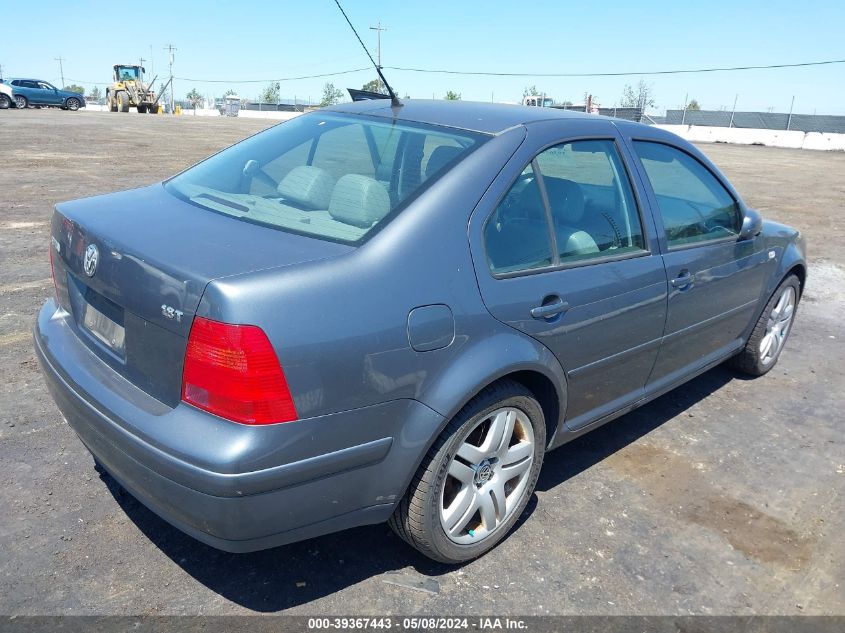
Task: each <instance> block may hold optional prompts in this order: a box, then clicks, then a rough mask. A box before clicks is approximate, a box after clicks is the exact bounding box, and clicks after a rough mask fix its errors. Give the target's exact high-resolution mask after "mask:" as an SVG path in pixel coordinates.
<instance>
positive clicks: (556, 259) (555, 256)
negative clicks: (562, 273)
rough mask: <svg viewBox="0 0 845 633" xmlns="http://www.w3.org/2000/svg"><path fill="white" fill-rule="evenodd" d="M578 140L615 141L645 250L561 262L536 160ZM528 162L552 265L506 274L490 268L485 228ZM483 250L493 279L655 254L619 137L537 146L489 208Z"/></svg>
mask: <svg viewBox="0 0 845 633" xmlns="http://www.w3.org/2000/svg"><path fill="white" fill-rule="evenodd" d="M578 141H610V142H611V143H612V144H613V147H614V149H615V150H616V154H617V156H618V157H619V160H620V162H621V163H622V167H623V169H624V170H625V176H626V177H627V178H628V184H629V185H630V187H631V191H632V192H633V194H634V204H635V205H636V207H637V218H638V219H639V221H640V230H641V231H642V236H643V242H644V247H643V249H642V250H639V251H635V252H629V253H620V254H618V255H602V256H599V257H593V258H590V259H582V260H576V261H567V262H561V261H560V253H559V252H558V250H559V249H558V247H557V236H556V235H555V230H554V217H553V215H552V208H551V204H550V203H549V197H548V192H547V190H546V184H545V182H544V181H543V173H542V172H541V171H540V169H539V164H538V163H537V157H538V156H539V155H540V154H542V153H543V152H545V151H546V150H548V149H551V148H552V147H557V146H558V145H566V144H569V143H575V142H578ZM529 165H530V166H531V169H532V170H533V172H534V176H535V177H536V178H537V186H538V188H539V190H540V198H541V200H542V201H543V207H544V212H545V213H544V215H545V217H546V231H547V233H548V238H549V245H550V246H551V249H552V263H551V265H549V266H541V267H538V268H528V269H526V270H514V271H509V272H504V273H497V272H495V271H493V269H492V268H491V267H490V258H489V257H488V256H487V240H485V239H484V227H486V226H487V223H488V222H489V221H490V219H491V218H492V217H493V214H494V213H495V212H496V210H497V209H498V208H499V205H500V204H501V203H502V201H503V200H504V199H505V198H506V197H507V195H508V194H509V193H510V191H511V189H512V188H513V186H514V185H515V184H516V181H517V180H519V177H520V176H521V175H522V174H523V172H524V171H525V169H526V168H527V167H528V166H529ZM662 226H663V225H662V223H661V228H662ZM481 249H482V252H483V255H484V261H485V262H486V264H487V272H489V273H490V275H491V276H492V277H493V278H494V279H513V278H515V277H524V276H528V275H539V274H542V273H548V272H555V271H559V270H569V269H572V268H583V267H585V266H596V265H599V264H607V263H609V262H619V261H625V260H627V259H636V258H639V257H648V256H649V255H652V254H653V250H652V243H651V238H650V235H649V233H648V230H647V229H646V224H645V217H644V206H643V202H642V198H641V196H640V191H639V190H638V188H637V185H636V184H635V181H634V178H633V175H632V170H631V165H629V164H628V158H627V156H626V154H625V152H624V151H622V144H621V143H620V139H619V138H617V137H615V136H613V135H607V134H600V135H584V136H571V137H567V138H565V139H562V140H557V141H553V142H551V143H546V144H544V145H542V146H541V147H540V149H538V150H537V151H536V152H534V154H533V156H532V157H531V160H529V161H528V162H527V163H525V164H524V165H523V167H522V169H521V170H519V172H518V173H517V175H516V176H514V177H513V178H511V179H510V182H509V183H508V186H507V188H506V189H505V191H504V193H503V194H502V195H501V196H499V198H498V199H497V200H496V204H494V205H493V208H492V209H491V210H490V213H488V214H487V216H486V217H485V218H484V221H483V222H482V223H481Z"/></svg>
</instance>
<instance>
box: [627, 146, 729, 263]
mask: <svg viewBox="0 0 845 633" xmlns="http://www.w3.org/2000/svg"><path fill="white" fill-rule="evenodd" d="M637 143H653V144H655V145H665V146H666V147H668V148H670V149H674V150H676V151H678V152H681V153H682V154H686V155H687V156H689V157H690V158H691V159H692V160H694V161H695V162H696V163H698V164H699V165H701V167H702V168H704V169H705V170H706V171H707V173H709V174H710V175H711V176H713V178H714V179H715V180H716V182H717V183H718V184H719V186H720V187H722V189H724V191H725V193H727V194H728V196H730V198H731V200H733V202H734V205H735V207H736V210H737V212H738V213H739V224H740V229H741V228H742V222H743V220H744V218H745V208H744V206H743V204H742V201H741V200H740V199H739V197H738V196H736V195H735V194H734V191H733V190H732V188H731V187H730V186H728V184H727V183H726V182H725V181H724V180H723V179H722V178H720V177H719V174H717V173H716V172H714V171H713V170H712V169H711V168H710V167H709V166H708V165H707V164H706V163H704V162H703V161H702V160H701V159H699V158H698V157H697V156H695V155H694V154H692V152H689V151H687V150H686V149H684V148H683V147H679V146H677V145H675V144H674V143H670V142H668V141H666V140H662V139H654V138H648V137H644V136H632V137H631V153H632V154H633V155H634V157H635V158H636V160H637V161H638V162H639V167H640V168H641V170H642V177H643V180H644V183H643V184H644V186H645V187H647V189H648V191H649V193H650V194H651V197H652V199H653V200H654V207H655V209H654V211H655V213H654V215H655V216H656V217H655V220H657V221H658V222H659V229H660V230H659V234H660V235H659V238H660V239H661V240H662V241H663V242H664V243H665V252H667V253H674V252H676V251H685V250H688V249H691V248H699V247H702V246H711V245H714V244H731V243H735V242H738V241H739V234H737V235H735V236H731V235H728V236H725V237H718V238H713V239H708V240H701V241H699V242H689V243H687V244H675V245H671V244H670V243H669V238H668V237H667V236H666V225H665V224H664V223H663V212H662V211H661V210H660V201H659V200H658V199H657V194H656V193H655V191H654V186H653V185H652V184H651V178H650V177H649V175H648V171H647V170H646V168H645V164H644V163H643V159H642V158H641V157H640V155H639V152H637Z"/></svg>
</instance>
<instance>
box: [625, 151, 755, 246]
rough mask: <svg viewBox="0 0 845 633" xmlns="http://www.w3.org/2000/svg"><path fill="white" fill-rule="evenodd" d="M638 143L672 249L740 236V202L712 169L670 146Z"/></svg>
mask: <svg viewBox="0 0 845 633" xmlns="http://www.w3.org/2000/svg"><path fill="white" fill-rule="evenodd" d="M634 146H635V148H636V151H637V154H638V155H639V157H640V161H641V162H642V165H643V168H644V169H645V171H646V175H647V176H648V179H649V181H650V182H651V187H652V189H653V190H654V196H655V197H656V198H657V204H658V206H659V208H660V215H661V217H662V218H663V227H664V230H665V232H666V240H667V241H668V243H669V248H672V247H679V246H686V245H689V244H696V243H698V242H707V241H712V240H719V239H724V238H729V237H736V236H738V235H739V231H740V228H741V227H742V215H741V213H740V210H739V205H738V204H737V202H736V200H734V198H733V196H731V194H730V193H729V192H728V191H727V189H725V187H724V186H723V185H722V183H720V182H719V180H718V179H717V178H716V177H715V176H714V175H713V174H712V173H711V172H710V170H708V169H707V168H706V167H705V166H704V165H702V164H701V163H700V162H699V161H698V160H696V159H695V158H693V157H692V156H690V155H689V154H687V153H686V152H683V151H681V150H679V149H676V148H674V147H671V146H669V145H664V144H662V143H654V142H649V141H635V142H634Z"/></svg>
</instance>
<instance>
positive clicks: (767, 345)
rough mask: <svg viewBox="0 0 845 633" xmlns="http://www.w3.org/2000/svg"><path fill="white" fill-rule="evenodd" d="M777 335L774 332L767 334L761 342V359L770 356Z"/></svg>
mask: <svg viewBox="0 0 845 633" xmlns="http://www.w3.org/2000/svg"><path fill="white" fill-rule="evenodd" d="M774 338H775V335H774V334H773V333H772V332H769V333H768V334H766V336H764V337H763V340H762V341H760V358H762V359H765V358H766V357H767V356H768V355H769V350H771V349H772V341H773V340H774Z"/></svg>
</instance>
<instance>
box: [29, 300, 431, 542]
mask: <svg viewBox="0 0 845 633" xmlns="http://www.w3.org/2000/svg"><path fill="white" fill-rule="evenodd" d="M67 318H69V317H68V315H67V314H66V313H64V312H62V311H61V310H59V311H57V309H56V305H55V303H54V302H53V301H48V302H47V303H46V304H45V306H44V307H43V308H42V310H41V312H40V313H39V315H38V320H37V322H36V326H35V332H34V341H35V350H36V354H37V357H38V360H39V362H40V363H41V367H42V371H43V374H44V377H45V380H46V382H47V386H48V388H49V390H50V393H51V395H52V396H53V398H54V399H55V401H56V403H57V405H58V406H59V409H60V410H61V411H62V413H63V414H64V416H65V418H66V420H67V421H68V423H69V424H70V426H71V427H72V428H73V429H74V431H76V433H77V435H78V436H79V438H80V439H81V440H82V442H83V443H84V444H85V446H86V447H87V448H88V450H89V451H90V452H91V453H92V454H93V455H94V456H95V457H96V459H97V460H98V461H99V462H100V463H101V464H102V465H103V467H104V468H105V469H106V470H107V471H108V472H109V473H110V474H111V475H112V476H113V477H114V478H115V479H116V480H118V481H119V482H120V483H121V485H123V486H124V487H125V488H126V489H127V490H128V491H129V492H130V493H131V494H132V495H133V496H135V497H136V498H137V499H138V500H139V501H141V502H142V503H143V504H144V505H146V506H147V507H149V508H150V509H151V510H152V511H153V512H155V513H156V514H158V515H159V516H161V517H162V518H164V519H165V520H166V521H168V522H169V523H171V524H172V525H174V526H176V527H177V528H179V529H181V530H182V531H184V532H186V533H188V534H190V535H191V536H193V537H194V538H196V539H198V540H200V541H203V542H205V543H207V544H209V545H212V546H214V547H217V548H219V549H222V550H226V551H231V552H246V551H254V550H258V549H264V548H267V547H274V546H276V545H282V544H284V543H289V542H293V541H297V540H302V539H305V538H311V537H313V536H317V535H320V534H326V533H329V532H334V531H337V530H341V529H345V528H348V527H353V526H356V525H363V524H369V523H378V522H382V521H385V520H386V519H387V518H388V517H389V516H390V514H391V512H392V511H393V508H394V506H395V504H396V502H397V501H398V499H399V498H400V497H401V495H402V494H403V493H404V489H405V487H406V486H407V482H408V481H409V480H410V478H411V476H412V475H413V472H414V470H415V469H416V467H417V464H418V463H419V460H420V458H421V457H422V455H423V453H424V451H425V449H426V447H427V445H428V443H429V441H430V440H431V438H432V437H433V435H434V434H435V433H436V432H437V430H438V429H439V428H440V426H441V425H442V422H443V418H442V417H441V416H440V415H439V414H437V413H436V412H434V411H433V410H431V409H430V408H428V407H426V406H425V405H423V404H421V403H419V402H417V401H415V400H397V401H393V402H387V403H384V404H380V405H375V406H372V407H365V408H361V409H356V410H353V411H346V412H342V413H336V414H331V415H326V416H320V417H317V418H310V419H307V420H299V421H297V422H291V423H287V424H276V425H268V426H264V427H250V426H244V425H239V424H234V423H231V422H228V421H226V420H222V419H221V418H218V417H216V416H213V415H209V414H207V413H205V412H202V411H199V410H197V409H194V408H193V407H190V406H188V405H184V404H180V405H178V406H177V407H175V408H172V409H171V408H170V407H167V406H165V405H163V404H162V403H160V402H159V401H157V400H155V399H154V398H152V397H151V396H149V395H148V394H146V393H145V392H143V391H141V390H140V389H138V388H136V387H135V386H134V385H132V384H131V383H129V382H128V381H126V380H125V379H123V378H122V377H121V376H120V375H119V374H117V373H116V372H114V371H113V370H111V369H110V368H109V367H108V366H107V365H105V364H104V363H103V362H102V361H101V360H100V359H99V358H97V356H96V355H94V354H93V353H92V352H91V351H90V350H88V348H87V347H85V345H84V344H83V343H82V342H81V341H80V340H79V339H78V337H77V336H76V335H75V334H74V332H73V330H72V329H71V327H70V326H69V325H68V324H67V321H66V320H67Z"/></svg>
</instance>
